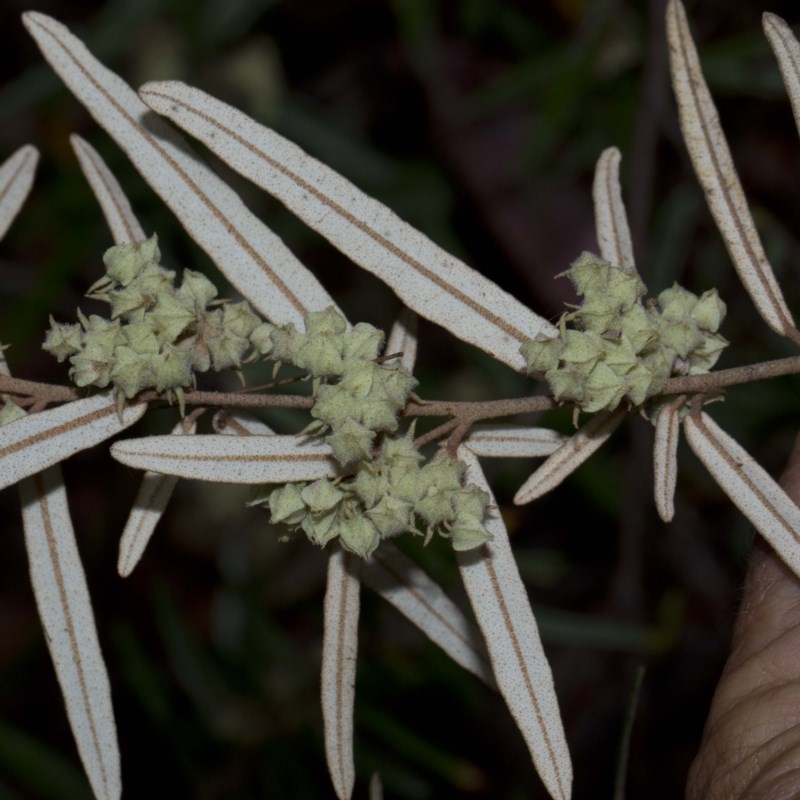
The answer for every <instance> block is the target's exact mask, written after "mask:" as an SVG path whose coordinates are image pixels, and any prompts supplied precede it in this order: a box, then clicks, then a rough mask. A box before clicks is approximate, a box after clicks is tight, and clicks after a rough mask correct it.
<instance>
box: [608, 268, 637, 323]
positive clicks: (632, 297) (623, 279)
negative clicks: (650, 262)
mask: <svg viewBox="0 0 800 800" xmlns="http://www.w3.org/2000/svg"><path fill="white" fill-rule="evenodd" d="M600 292H604V293H606V294H607V295H608V297H609V298H610V301H611V303H613V305H615V306H616V307H617V308H618V309H619V311H620V312H621V313H624V312H625V311H627V310H628V309H629V308H630V307H631V306H633V305H634V304H635V303H636V302H637V301H638V300H639V298H640V297H642V296H644V295H645V294H646V293H647V287H646V286H645V285H644V283H642V279H641V278H640V277H639V276H638V274H636V273H635V272H626V271H625V270H623V269H620V268H618V267H612V268H611V269H610V270H609V274H608V285H607V286H606V287H605V288H604V289H601V290H600Z"/></svg>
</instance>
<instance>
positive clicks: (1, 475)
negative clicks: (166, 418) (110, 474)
mask: <svg viewBox="0 0 800 800" xmlns="http://www.w3.org/2000/svg"><path fill="white" fill-rule="evenodd" d="M146 408H147V404H146V403H137V404H135V405H126V406H125V407H124V408H123V410H122V415H121V418H120V415H118V414H117V403H116V401H115V400H114V398H113V397H112V396H111V393H110V392H105V393H104V394H97V395H94V396H93V397H87V398H85V399H82V400H73V401H72V402H71V403H64V405H61V406H58V407H57V408H51V409H48V410H47V411H42V412H40V413H38V414H31V415H29V416H27V417H23V418H22V419H18V420H16V421H15V422H10V423H9V424H8V425H4V426H3V427H2V428H0V489H2V488H5V487H6V486H10V485H11V484H13V483H16V482H17V481H18V480H21V479H22V478H26V477H28V475H33V474H34V473H35V472H39V471H40V470H43V469H44V468H45V467H50V466H52V465H53V464H57V463H58V462H59V461H63V460H64V459H65V458H69V457H70V456H71V455H73V454H74V453H77V452H79V451H81V450H85V449H86V448H87V447H93V446H94V445H96V444H100V442H103V441H105V440H106V439H109V438H111V437H112V436H114V435H116V434H117V433H119V432H120V431H123V430H125V428H127V427H129V426H130V425H133V423H134V422H136V421H137V420H138V419H140V418H141V416H142V415H143V414H144V412H145V409H146Z"/></svg>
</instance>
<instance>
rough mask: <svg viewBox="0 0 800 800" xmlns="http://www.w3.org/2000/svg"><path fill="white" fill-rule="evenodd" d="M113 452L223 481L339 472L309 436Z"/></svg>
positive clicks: (136, 462) (190, 441)
mask: <svg viewBox="0 0 800 800" xmlns="http://www.w3.org/2000/svg"><path fill="white" fill-rule="evenodd" d="M14 424H16V423H14ZM111 455H112V456H114V458H116V459H117V461H121V462H122V463H123V464H127V465H128V466H129V467H134V468H135V469H146V470H150V471H152V472H160V473H163V474H164V475H177V476H178V477H180V478H192V479H194V480H199V481H217V482H219V483H287V482H291V481H314V480H317V479H318V478H327V477H330V476H332V475H335V474H336V462H335V461H334V460H333V457H332V455H331V449H330V447H328V445H326V444H323V443H321V442H320V441H318V440H315V439H311V440H310V439H309V438H308V437H305V436H219V435H216V434H209V435H204V436H145V437H142V438H141V439H125V440H123V441H121V442H116V444H114V445H113V446H112V448H111Z"/></svg>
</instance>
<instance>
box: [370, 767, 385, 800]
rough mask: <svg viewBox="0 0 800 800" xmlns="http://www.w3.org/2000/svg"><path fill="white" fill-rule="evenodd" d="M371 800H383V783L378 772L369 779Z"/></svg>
mask: <svg viewBox="0 0 800 800" xmlns="http://www.w3.org/2000/svg"><path fill="white" fill-rule="evenodd" d="M369 800H383V783H381V776H380V775H379V774H378V773H377V772H373V773H372V777H370V779H369Z"/></svg>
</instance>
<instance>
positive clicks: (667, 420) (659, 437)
mask: <svg viewBox="0 0 800 800" xmlns="http://www.w3.org/2000/svg"><path fill="white" fill-rule="evenodd" d="M683 402H684V398H681V399H680V401H679V402H672V403H668V404H666V405H664V406H662V407H661V410H660V411H659V412H658V417H657V418H656V436H655V441H654V443H653V478H654V495H655V501H656V509H657V510H658V516H659V517H661V519H663V520H664V522H672V518H673V517H674V516H675V484H676V482H677V478H678V434H679V432H680V415H679V409H680V407H681V406H682V405H683Z"/></svg>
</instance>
